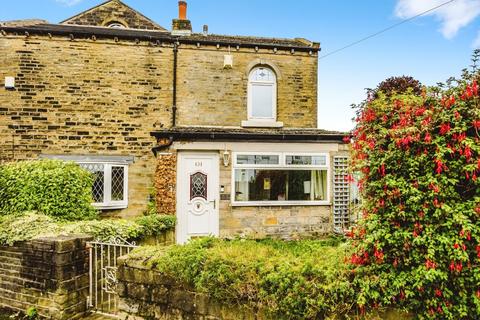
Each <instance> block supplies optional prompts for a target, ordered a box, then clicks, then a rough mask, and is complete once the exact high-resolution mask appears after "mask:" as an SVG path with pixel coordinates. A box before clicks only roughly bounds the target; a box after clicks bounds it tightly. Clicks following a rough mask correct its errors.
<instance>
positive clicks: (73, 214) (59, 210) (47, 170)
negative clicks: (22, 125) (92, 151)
mask: <svg viewBox="0 0 480 320" xmlns="http://www.w3.org/2000/svg"><path fill="white" fill-rule="evenodd" d="M93 181H94V180H93V176H92V174H90V173H89V172H88V171H86V170H84V169H82V168H80V167H79V166H78V165H77V164H75V163H73V162H64V161H58V160H39V161H23V162H17V163H11V164H6V165H2V166H0V215H7V214H14V215H15V214H16V215H19V214H22V213H23V212H26V211H38V212H41V213H44V214H46V215H48V216H51V217H55V218H56V219H59V220H69V221H73V220H87V219H93V218H95V217H96V216H97V211H96V210H95V208H93V207H92V205H91V203H92V202H93V200H92V185H93Z"/></svg>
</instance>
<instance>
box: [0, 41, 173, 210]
mask: <svg viewBox="0 0 480 320" xmlns="http://www.w3.org/2000/svg"><path fill="white" fill-rule="evenodd" d="M171 59H172V51H171V49H169V48H162V49H161V48H159V47H151V46H149V45H148V44H144V43H143V44H142V43H141V44H139V45H135V44H134V43H129V42H128V43H127V42H125V43H115V42H114V41H97V42H94V41H80V40H79V41H68V40H66V39H61V38H52V39H48V38H47V37H41V38H38V39H33V38H23V37H8V38H5V37H3V38H2V37H1V36H0V74H1V75H4V76H6V75H11V76H15V78H16V88H15V90H12V91H6V90H5V88H4V87H3V85H4V83H3V81H4V79H3V77H2V78H0V91H2V93H1V94H0V162H1V161H12V160H25V159H36V158H37V157H38V156H39V155H40V154H60V155H68V154H71V155H124V156H134V157H135V162H134V163H133V164H132V165H131V166H130V167H129V207H128V209H127V210H124V211H123V212H122V215H123V216H135V215H139V214H141V212H142V211H143V210H145V208H146V204H147V201H148V194H149V192H148V189H149V188H151V186H152V183H153V176H154V172H155V157H154V156H153V154H152V152H151V148H152V147H153V146H155V145H156V141H155V139H154V138H152V137H151V136H150V132H151V131H153V130H154V129H155V128H158V127H159V126H161V125H167V124H169V123H170V119H171V111H170V110H171V108H170V106H171V99H172V98H171V81H170V73H171Z"/></svg>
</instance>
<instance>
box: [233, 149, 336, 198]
mask: <svg viewBox="0 0 480 320" xmlns="http://www.w3.org/2000/svg"><path fill="white" fill-rule="evenodd" d="M239 155H247V156H252V155H278V156H279V160H280V161H279V164H278V165H265V164H237V156H239ZM287 155H293V156H324V157H325V159H326V163H325V165H287V164H286V156H287ZM238 169H253V170H257V169H263V170H265V169H267V170H268V169H270V170H292V171H296V170H305V171H311V170H315V169H316V170H326V171H327V186H326V187H327V198H326V200H322V201H236V200H235V199H236V197H235V194H236V190H235V171H236V170H238ZM231 179H232V180H231V188H230V189H231V195H230V197H231V199H232V200H231V204H232V206H233V207H274V206H322V205H324V206H326V205H331V200H330V188H331V181H330V180H331V168H330V156H329V154H328V153H297V152H234V153H233V161H232V175H231Z"/></svg>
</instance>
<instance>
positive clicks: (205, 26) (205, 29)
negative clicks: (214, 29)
mask: <svg viewBox="0 0 480 320" xmlns="http://www.w3.org/2000/svg"><path fill="white" fill-rule="evenodd" d="M203 35H204V36H208V26H207V25H206V24H205V25H203Z"/></svg>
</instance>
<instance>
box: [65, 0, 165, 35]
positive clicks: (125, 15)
mask: <svg viewBox="0 0 480 320" xmlns="http://www.w3.org/2000/svg"><path fill="white" fill-rule="evenodd" d="M62 23H63V24H76V25H87V26H108V25H109V24H110V23H120V24H122V25H123V26H124V27H127V28H132V29H148V30H162V31H166V30H165V29H164V28H162V27H161V26H159V25H158V24H156V23H155V22H153V21H152V20H150V19H148V18H147V17H145V16H144V15H142V14H141V13H139V12H137V11H135V10H133V9H132V8H130V7H129V6H127V5H125V4H124V3H123V2H121V1H118V0H113V1H109V2H106V3H103V4H101V5H99V6H96V7H94V8H92V9H90V10H87V11H85V12H82V13H80V14H78V15H76V16H74V17H72V18H69V19H67V20H65V21H63V22H62Z"/></svg>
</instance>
